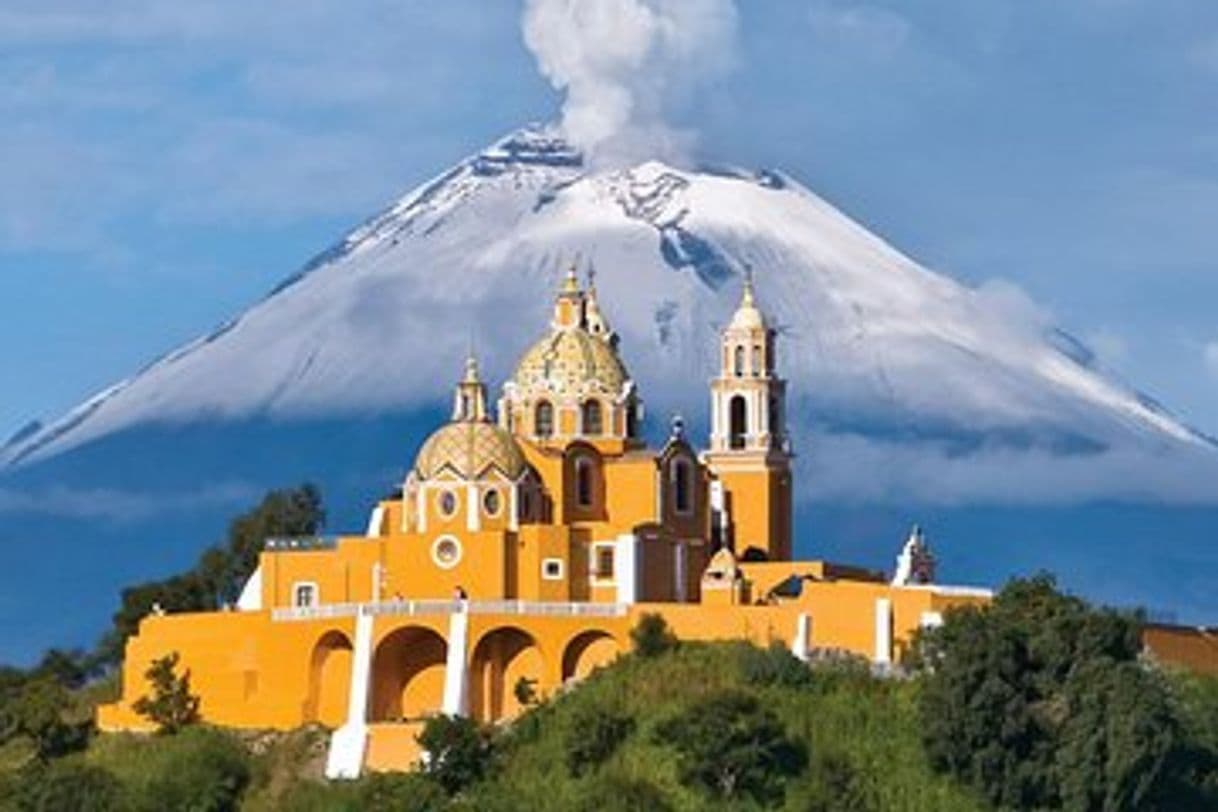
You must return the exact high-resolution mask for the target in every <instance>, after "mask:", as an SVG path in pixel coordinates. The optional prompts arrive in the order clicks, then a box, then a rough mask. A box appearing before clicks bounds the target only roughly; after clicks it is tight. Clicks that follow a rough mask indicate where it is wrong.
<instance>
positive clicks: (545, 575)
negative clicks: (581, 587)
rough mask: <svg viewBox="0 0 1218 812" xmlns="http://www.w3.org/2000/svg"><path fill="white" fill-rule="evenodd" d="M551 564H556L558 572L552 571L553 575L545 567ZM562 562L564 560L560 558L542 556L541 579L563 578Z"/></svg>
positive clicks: (563, 567)
mask: <svg viewBox="0 0 1218 812" xmlns="http://www.w3.org/2000/svg"><path fill="white" fill-rule="evenodd" d="M551 564H557V565H558V572H556V573H554V574H553V575H551V574H550V573H549V571H548V569H547V568H548V567H549V566H550V565H551ZM564 564H565V562H564V561H563V560H562V559H561V558H543V559H541V577H542V580H545V581H561V580H562V579H563V573H564V570H565V566H564Z"/></svg>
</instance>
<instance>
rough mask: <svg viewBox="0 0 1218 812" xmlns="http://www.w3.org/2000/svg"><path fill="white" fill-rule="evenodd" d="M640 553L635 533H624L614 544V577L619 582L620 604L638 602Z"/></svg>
mask: <svg viewBox="0 0 1218 812" xmlns="http://www.w3.org/2000/svg"><path fill="white" fill-rule="evenodd" d="M638 551H639V543H638V538H636V537H635V535H634V534H633V533H623V534H622V535H620V536H618V537H617V540H616V541H615V542H614V544H613V559H614V560H613V577H614V579H615V580H616V581H617V602H618V603H637V602H638V599H639V555H638Z"/></svg>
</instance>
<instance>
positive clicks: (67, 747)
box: [8, 676, 92, 762]
mask: <svg viewBox="0 0 1218 812" xmlns="http://www.w3.org/2000/svg"><path fill="white" fill-rule="evenodd" d="M71 706H72V697H71V695H70V694H69V693H68V691H67V690H66V689H65V688H64V687H63V686H62V685H60V684H59V683H58V682H56V681H55V680H54V679H52V678H51V677H47V676H40V677H36V678H33V679H30V680H28V681H27V682H26V683H25V684H24V685H23V686H22V687H21V690H20V692H19V693H18V694H17V696H16V697H15V699H13V700H12V701H11V702H10V703H9V709H8V713H9V714H11V719H12V725H13V729H14V731H15V732H17V733H20V734H24V735H25V736H28V737H29V738H30V740H31V741H32V742H33V743H34V750H35V754H36V755H37V757H38V759H39V760H40V761H43V762H45V761H50V760H51V759H54V758H59V757H60V756H63V755H66V754H68V753H71V752H74V751H76V750H80V749H82V748H83V747H84V746H85V745H86V744H87V743H88V741H89V731H90V729H91V727H92V724H91V722H82V723H72V722H68V721H65V719H64V714H65V711H67V710H68V709H70V708H71Z"/></svg>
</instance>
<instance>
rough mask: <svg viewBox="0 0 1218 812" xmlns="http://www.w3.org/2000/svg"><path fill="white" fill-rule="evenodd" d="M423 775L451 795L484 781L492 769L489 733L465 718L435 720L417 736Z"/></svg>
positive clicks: (433, 718)
mask: <svg viewBox="0 0 1218 812" xmlns="http://www.w3.org/2000/svg"><path fill="white" fill-rule="evenodd" d="M418 741H419V744H420V745H421V746H422V747H423V750H424V751H425V753H426V757H425V758H424V761H423V773H424V774H425V775H427V776H428V777H430V778H431V779H433V780H434V781H435V782H436V783H437V784H439V785H440V786H441V787H443V788H444V790H445V791H446V792H448V793H449V794H450V795H451V794H454V793H457V792H460V791H461V790H462V789H464V788H465V787H467V786H469V785H470V784H472V783H474V782H475V781H478V780H479V779H481V778H482V777H483V776H484V775H485V774H486V772H487V770H488V768H489V767H490V761H491V754H492V753H491V741H490V735H489V733H488V731H486V730H484V729H483V728H482V727H480V726H479V725H478V723H477V722H475V721H473V720H472V719H469V718H466V717H464V716H444V715H439V716H432V717H431V718H429V719H428V720H427V722H426V723H425V724H424V725H423V730H422V732H421V733H419V736H418Z"/></svg>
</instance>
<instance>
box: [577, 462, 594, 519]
mask: <svg viewBox="0 0 1218 812" xmlns="http://www.w3.org/2000/svg"><path fill="white" fill-rule="evenodd" d="M595 477H596V471H595V470H594V469H593V465H592V460H590V459H588V458H587V457H579V458H578V459H576V460H575V503H576V504H577V505H579V506H580V507H581V508H590V507H592V505H593V502H594V501H595V499H594V490H595V486H596V481H595Z"/></svg>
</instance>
